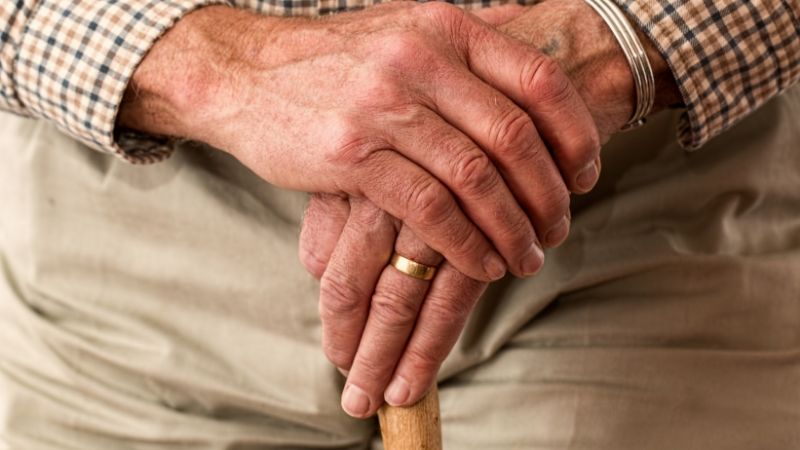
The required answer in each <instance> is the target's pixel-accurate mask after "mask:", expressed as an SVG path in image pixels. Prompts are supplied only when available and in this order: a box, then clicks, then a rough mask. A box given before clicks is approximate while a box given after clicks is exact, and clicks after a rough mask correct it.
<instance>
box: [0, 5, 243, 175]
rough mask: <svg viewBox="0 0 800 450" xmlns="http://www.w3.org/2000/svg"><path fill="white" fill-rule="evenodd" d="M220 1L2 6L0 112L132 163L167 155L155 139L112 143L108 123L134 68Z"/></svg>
mask: <svg viewBox="0 0 800 450" xmlns="http://www.w3.org/2000/svg"><path fill="white" fill-rule="evenodd" d="M212 3H228V2H227V1H225V0H126V1H111V0H104V1H100V0H92V1H83V0H2V2H0V108H2V109H5V110H9V111H12V112H15V113H17V114H21V115H26V116H32V117H38V118H43V119H48V120H51V121H53V122H54V123H56V124H57V125H58V126H59V127H60V128H61V129H62V130H63V131H65V132H66V133H69V134H70V135H72V136H74V137H75V138H77V139H79V140H80V141H82V142H84V143H86V144H88V145H89V146H91V147H94V148H96V149H100V150H105V151H108V152H111V153H115V154H117V155H119V156H120V157H122V158H124V159H126V160H128V161H131V162H151V161H156V160H159V159H162V158H164V157H165V156H167V155H168V154H169V152H170V147H171V145H169V142H167V141H166V140H164V139H158V138H155V137H147V138H136V137H135V136H130V138H131V139H128V143H127V144H125V145H122V144H123V140H120V139H117V138H118V137H115V134H114V123H115V120H116V115H117V109H118V107H119V105H120V102H121V101H122V95H123V93H124V92H125V88H126V86H127V84H128V80H129V79H130V77H131V75H132V74H133V71H134V70H135V69H136V66H137V65H138V63H139V61H141V59H142V58H143V57H144V54H145V53H146V52H147V50H148V49H149V48H150V47H151V46H152V44H153V43H154V42H155V40H156V39H158V37H159V36H160V35H161V34H162V33H163V32H164V31H165V30H166V29H167V28H169V27H170V26H171V25H172V24H173V23H174V22H175V21H176V20H178V19H179V18H180V17H182V16H183V15H184V14H186V13H187V12H189V11H191V10H192V9H194V8H197V7H199V6H203V5H206V4H212Z"/></svg>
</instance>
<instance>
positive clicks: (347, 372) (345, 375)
mask: <svg viewBox="0 0 800 450" xmlns="http://www.w3.org/2000/svg"><path fill="white" fill-rule="evenodd" d="M336 370H338V371H339V373H340V374H342V375H344V377H345V378H347V375H349V374H350V371H349V370H345V369H342V368H341V367H337V368H336Z"/></svg>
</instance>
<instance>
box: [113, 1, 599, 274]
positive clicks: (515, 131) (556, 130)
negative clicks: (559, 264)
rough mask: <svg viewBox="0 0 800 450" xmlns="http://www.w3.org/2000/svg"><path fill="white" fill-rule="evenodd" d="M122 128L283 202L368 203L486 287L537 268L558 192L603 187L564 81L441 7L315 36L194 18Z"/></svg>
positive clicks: (362, 19) (517, 47)
mask: <svg viewBox="0 0 800 450" xmlns="http://www.w3.org/2000/svg"><path fill="white" fill-rule="evenodd" d="M532 118H533V119H535V120H536V126H534V123H533V121H532ZM120 124H121V125H122V126H124V127H128V128H134V129H138V130H143V131H147V132H152V133H160V134H167V135H175V136H181V137H186V138H190V139H195V140H199V141H203V142H206V143H209V144H211V145H213V146H216V147H218V148H221V149H224V150H225V151H228V152H230V153H231V154H233V155H234V156H235V157H236V158H238V159H239V160H240V161H242V162H243V163H244V164H245V165H247V166H248V167H250V168H251V169H252V170H253V171H255V172H256V173H257V174H259V175H260V176H261V177H262V178H264V179H265V180H267V181H269V182H271V183H274V184H276V185H279V186H282V187H286V188H290V189H297V190H304V191H309V192H327V193H331V194H337V195H343V196H352V197H356V198H367V199H369V200H370V201H371V202H372V203H374V204H375V205H377V206H378V207H380V208H381V209H383V210H385V211H387V212H388V213H390V214H391V215H392V216H394V217H397V218H399V219H401V220H402V221H403V223H405V224H406V225H407V226H408V227H410V228H411V229H413V230H414V232H415V234H416V235H418V236H419V237H420V238H421V239H422V240H424V241H425V242H426V243H427V244H428V245H430V247H432V248H433V249H435V250H437V251H438V252H440V253H442V254H443V255H444V256H445V257H447V259H448V261H449V262H450V263H451V264H453V265H454V266H455V267H457V268H458V270H459V271H461V272H463V273H465V274H467V275H469V276H470V277H472V278H475V279H479V280H484V281H487V280H493V279H497V278H499V277H501V276H503V274H504V273H505V270H506V267H507V268H508V269H509V270H511V271H512V272H513V273H515V274H518V275H530V274H532V273H534V272H536V271H537V270H538V269H539V267H541V264H542V262H543V254H542V251H541V245H540V244H539V239H537V234H538V235H539V236H541V237H542V239H544V240H545V241H546V242H547V240H548V239H553V237H555V238H558V237H560V236H564V235H565V234H566V231H567V230H566V227H567V220H566V219H565V217H566V214H567V211H568V203H569V195H568V189H573V190H575V189H578V190H581V191H583V190H586V189H588V188H590V187H591V186H592V185H593V184H594V183H595V181H596V176H595V175H594V171H593V170H594V169H593V167H594V166H593V161H594V160H595V158H596V157H597V154H598V152H599V142H598V137H597V132H596V130H595V127H594V123H593V121H592V119H591V116H590V115H589V113H588V110H587V109H586V107H585V105H584V104H583V101H582V100H581V99H580V97H579V95H578V94H577V91H576V90H575V89H574V87H573V86H572V85H571V83H570V82H569V80H568V78H567V77H566V75H565V74H564V73H563V72H562V71H561V69H560V68H559V67H558V65H557V64H555V63H553V62H552V60H551V59H550V58H548V57H546V56H545V55H543V54H542V53H541V52H539V51H537V50H535V49H533V48H531V47H528V46H526V45H524V44H522V43H520V42H518V41H516V40H514V39H512V38H509V37H507V36H505V35H504V34H502V33H500V32H498V31H496V30H494V29H493V28H491V27H490V26H488V25H487V24H486V23H485V22H482V21H481V20H479V19H477V18H475V17H473V16H471V15H469V14H467V13H465V12H463V11H462V10H460V9H458V8H455V7H453V6H451V5H447V4H442V3H430V4H418V3H409V2H397V3H391V4H386V5H380V6H377V7H374V8H371V9H369V10H366V11H361V12H355V13H348V14H341V15H338V16H332V17H327V18H323V19H318V20H309V19H286V18H270V17H264V16H258V15H255V14H250V13H247V12H244V11H238V10H235V9H231V8H227V7H207V8H203V9H200V10H199V11H197V12H194V13H192V14H189V15H188V16H186V17H185V18H184V19H182V20H181V21H180V22H179V23H178V24H177V25H176V26H175V27H174V28H173V29H172V30H170V31H169V32H168V33H167V34H165V36H164V37H163V38H162V39H161V40H160V41H159V42H158V43H157V44H156V45H155V46H154V47H153V49H152V50H151V52H150V54H149V55H148V56H147V57H146V58H145V59H144V61H143V62H142V64H141V65H140V67H139V68H138V69H137V71H136V73H135V74H134V78H133V84H132V86H131V88H130V90H129V95H128V96H127V98H126V101H125V102H124V104H123V107H122V110H121V112H120ZM563 129H569V130H580V131H573V132H570V133H563V132H562V130H563ZM540 136H541V137H543V138H544V139H545V140H546V141H547V142H548V144H549V147H550V148H551V149H552V150H553V151H554V152H555V153H556V154H558V155H559V159H558V161H559V163H560V164H559V165H558V166H557V165H556V164H554V162H553V160H552V159H551V156H550V153H549V151H548V146H546V145H545V144H544V142H543V140H542V138H541V137H540ZM562 175H563V178H562ZM531 179H535V180H536V182H534V183H532V182H531ZM487 238H488V239H487ZM495 250H496V251H497V252H499V253H500V254H501V255H502V258H501V257H500V256H499V255H498V254H497V252H496V251H495Z"/></svg>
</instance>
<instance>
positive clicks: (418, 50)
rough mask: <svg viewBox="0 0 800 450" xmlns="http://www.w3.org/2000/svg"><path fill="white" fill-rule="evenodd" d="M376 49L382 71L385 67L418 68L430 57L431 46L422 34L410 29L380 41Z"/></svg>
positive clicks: (391, 34)
mask: <svg viewBox="0 0 800 450" xmlns="http://www.w3.org/2000/svg"><path fill="white" fill-rule="evenodd" d="M376 44H377V46H376V47H375V51H376V57H377V60H378V61H379V62H380V65H379V66H377V67H379V68H380V70H383V69H382V68H383V67H387V66H388V67H393V68H410V67H418V66H419V65H420V64H422V63H423V62H424V61H425V60H428V59H430V58H428V57H429V56H430V53H431V51H430V48H431V44H430V43H429V42H427V41H426V40H425V39H424V38H423V36H422V34H421V33H419V32H417V31H415V30H413V29H409V30H404V31H400V32H396V33H390V34H387V35H386V36H384V37H383V38H382V39H379V40H378V42H376Z"/></svg>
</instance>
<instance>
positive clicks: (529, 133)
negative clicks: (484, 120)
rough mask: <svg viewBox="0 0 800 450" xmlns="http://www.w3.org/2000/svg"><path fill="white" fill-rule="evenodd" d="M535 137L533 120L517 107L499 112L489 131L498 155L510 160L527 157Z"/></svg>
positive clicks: (514, 160)
mask: <svg viewBox="0 0 800 450" xmlns="http://www.w3.org/2000/svg"><path fill="white" fill-rule="evenodd" d="M536 137H537V133H536V128H535V127H534V125H533V121H532V120H531V118H530V117H529V116H528V115H527V114H526V113H525V112H524V111H522V110H521V109H519V108H509V109H508V110H507V111H505V112H504V113H503V114H501V115H500V116H499V117H498V118H497V119H496V121H495V123H494V124H493V126H492V127H491V131H490V139H491V142H492V143H493V144H494V149H495V151H496V152H497V153H498V156H499V157H504V158H507V159H510V160H511V162H516V161H519V160H521V159H526V158H529V157H530V156H531V155H530V154H529V153H530V152H529V150H530V148H531V144H532V143H533V142H534V141H535V139H536Z"/></svg>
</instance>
